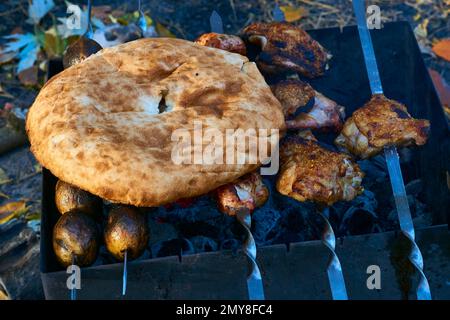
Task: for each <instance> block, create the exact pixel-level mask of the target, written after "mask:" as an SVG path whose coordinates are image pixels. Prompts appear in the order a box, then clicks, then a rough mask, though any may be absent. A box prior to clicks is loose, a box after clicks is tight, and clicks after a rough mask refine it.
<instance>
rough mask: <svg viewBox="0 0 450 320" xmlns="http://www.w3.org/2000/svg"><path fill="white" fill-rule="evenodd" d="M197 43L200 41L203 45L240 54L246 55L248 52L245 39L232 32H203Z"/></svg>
mask: <svg viewBox="0 0 450 320" xmlns="http://www.w3.org/2000/svg"><path fill="white" fill-rule="evenodd" d="M195 43H198V44H200V45H202V46H206V47H212V48H217V49H222V50H226V51H229V52H234V53H239V54H240V55H243V56H245V55H246V54H247V49H246V47H245V43H244V41H243V40H242V39H241V38H239V37H238V36H234V35H230V34H221V33H214V32H210V33H205V34H202V35H201V36H200V37H198V38H197V39H196V40H195Z"/></svg>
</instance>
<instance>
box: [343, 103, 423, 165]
mask: <svg viewBox="0 0 450 320" xmlns="http://www.w3.org/2000/svg"><path fill="white" fill-rule="evenodd" d="M429 127H430V122H429V121H428V120H421V119H414V118H412V117H411V115H410V114H409V113H408V111H407V109H406V106H404V105H403V104H401V103H399V102H397V101H394V100H390V99H388V98H386V97H385V96H384V95H382V94H377V95H374V96H373V97H372V99H370V101H369V102H368V103H366V104H365V105H364V106H363V107H362V108H360V109H358V110H356V111H355V112H354V113H353V115H352V116H351V117H350V118H349V119H347V121H346V122H345V124H344V128H343V129H342V132H341V134H340V135H339V136H338V137H337V138H336V140H335V143H336V144H337V145H338V146H341V147H344V148H346V149H347V150H349V151H350V152H351V153H353V154H354V155H357V156H359V157H361V158H363V159H365V158H369V157H372V156H374V155H376V154H377V153H379V152H381V151H382V150H383V147H385V146H387V145H395V146H397V147H402V146H410V145H418V146H420V145H423V144H425V143H426V141H427V137H428V132H429Z"/></svg>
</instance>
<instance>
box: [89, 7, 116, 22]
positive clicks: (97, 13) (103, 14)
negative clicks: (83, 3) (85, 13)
mask: <svg viewBox="0 0 450 320" xmlns="http://www.w3.org/2000/svg"><path fill="white" fill-rule="evenodd" d="M111 10H112V8H111V6H108V5H103V6H93V7H92V15H93V16H94V17H97V18H98V19H100V20H102V21H103V22H105V23H107V22H109V15H110V14H111Z"/></svg>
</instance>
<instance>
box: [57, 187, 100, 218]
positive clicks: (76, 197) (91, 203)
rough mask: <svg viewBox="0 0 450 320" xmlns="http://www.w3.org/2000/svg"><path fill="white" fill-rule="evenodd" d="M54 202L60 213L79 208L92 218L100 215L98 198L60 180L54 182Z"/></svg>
mask: <svg viewBox="0 0 450 320" xmlns="http://www.w3.org/2000/svg"><path fill="white" fill-rule="evenodd" d="M55 204H56V208H57V209H58V211H59V212H60V213H61V214H65V213H67V212H69V211H72V210H79V211H82V212H84V213H86V214H88V215H90V216H91V217H93V218H97V217H99V216H101V211H102V201H101V200H100V198H98V197H96V196H94V195H92V194H90V193H89V192H87V191H84V190H81V189H79V188H77V187H75V186H73V185H71V184H69V183H66V182H64V181H61V180H59V181H58V182H57V183H56V188H55Z"/></svg>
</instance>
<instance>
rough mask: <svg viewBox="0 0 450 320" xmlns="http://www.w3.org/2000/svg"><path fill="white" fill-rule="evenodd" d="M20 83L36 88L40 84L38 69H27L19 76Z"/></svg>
mask: <svg viewBox="0 0 450 320" xmlns="http://www.w3.org/2000/svg"><path fill="white" fill-rule="evenodd" d="M18 77H19V81H20V83H21V84H23V85H25V86H34V85H36V84H37V83H38V67H37V66H33V67H31V68H28V69H25V70H23V71H21V72H19V74H18Z"/></svg>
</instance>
